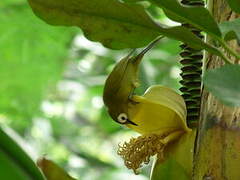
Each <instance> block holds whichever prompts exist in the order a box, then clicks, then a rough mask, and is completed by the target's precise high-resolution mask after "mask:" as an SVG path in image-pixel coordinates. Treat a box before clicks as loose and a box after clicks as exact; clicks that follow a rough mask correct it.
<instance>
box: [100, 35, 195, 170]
mask: <svg viewBox="0 0 240 180" xmlns="http://www.w3.org/2000/svg"><path fill="white" fill-rule="evenodd" d="M161 38H162V37H159V38H157V39H156V40H154V41H153V42H152V43H150V44H149V45H148V46H147V47H146V48H145V49H143V50H142V51H141V52H140V53H139V54H138V55H136V56H133V55H132V54H133V52H134V51H133V52H131V53H130V54H129V55H127V56H126V57H125V58H123V59H122V60H120V61H119V62H118V63H117V65H116V66H115V68H114V69H113V71H112V72H111V73H110V75H109V76H108V78H107V80H106V83H105V87H104V93H103V100H104V104H105V105H106V106H107V108H108V113H109V115H110V116H111V117H112V119H113V120H114V121H116V122H117V123H120V124H123V125H126V126H127V127H129V128H131V129H133V130H135V131H137V132H139V133H140V134H142V136H140V137H138V138H132V139H131V140H130V142H128V143H127V142H125V143H124V144H123V145H122V146H119V150H118V154H119V155H120V156H122V158H123V159H124V161H125V165H126V166H127V167H128V168H130V169H133V170H134V172H135V173H137V169H138V168H139V167H140V166H141V164H142V163H143V162H144V163H148V162H149V158H150V156H153V155H156V154H157V157H158V159H159V160H160V159H161V160H162V159H163V150H164V148H165V147H166V146H167V145H168V144H169V143H170V142H173V141H175V140H176V139H179V138H180V137H181V136H182V135H183V134H185V133H187V132H191V129H189V128H188V127H187V125H186V112H187V111H186V105H185V102H184V100H183V98H182V97H181V96H180V95H179V94H177V93H176V92H175V91H174V90H172V89H170V88H168V87H164V86H161V85H153V86H151V87H149V88H148V89H147V91H146V92H145V93H144V94H143V96H138V95H135V94H134V90H135V88H137V87H138V86H139V80H138V71H139V65H140V62H141V60H142V59H143V56H144V54H145V53H146V52H148V51H149V50H150V49H151V48H152V47H153V46H154V45H155V44H156V43H157V42H159V40H160V39H161Z"/></svg>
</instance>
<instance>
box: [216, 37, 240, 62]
mask: <svg viewBox="0 0 240 180" xmlns="http://www.w3.org/2000/svg"><path fill="white" fill-rule="evenodd" d="M219 42H220V44H221V45H222V47H223V48H224V49H226V50H227V51H228V52H229V53H230V54H231V55H233V56H234V57H236V58H237V59H238V60H240V54H238V53H237V52H236V51H234V50H233V49H232V48H230V47H229V46H228V45H227V43H226V42H225V41H224V40H222V39H221V40H219Z"/></svg>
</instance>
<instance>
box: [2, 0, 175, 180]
mask: <svg viewBox="0 0 240 180" xmlns="http://www.w3.org/2000/svg"><path fill="white" fill-rule="evenodd" d="M149 8H151V7H149ZM151 12H152V15H153V16H155V18H158V19H161V21H164V22H168V20H167V19H166V18H165V17H164V16H163V14H162V13H161V12H160V11H159V12H158V11H157V10H156V9H151ZM0 22H1V23H0V78H1V85H0V123H1V125H2V126H10V127H11V128H13V129H14V130H15V131H17V132H18V134H19V136H20V138H21V139H23V140H24V141H25V142H26V144H28V145H27V146H26V149H27V151H28V152H29V153H30V154H31V156H32V157H33V158H34V159H36V158H38V157H41V156H47V157H48V158H49V159H51V160H53V161H54V162H56V163H58V164H59V165H61V166H62V167H64V168H65V169H66V170H67V171H69V173H70V174H71V175H72V176H73V177H78V178H79V179H81V180H106V179H109V180H111V179H115V180H118V179H119V180H120V179H125V178H130V179H131V180H146V179H148V177H147V175H148V171H149V168H150V167H147V168H145V169H143V172H142V175H139V176H135V175H133V173H132V172H131V171H129V170H127V169H126V168H125V166H124V165H123V161H122V160H121V159H120V158H119V157H118V156H117V155H116V150H117V146H118V143H119V142H123V141H127V140H129V138H130V137H131V136H133V135H137V134H135V133H133V132H132V131H130V130H128V129H126V128H123V127H120V126H119V125H118V124H116V123H115V122H114V121H112V120H111V119H110V118H109V117H108V115H107V112H106V109H105V107H104V106H103V102H102V91H103V85H104V81H105V79H106V77H107V75H108V74H109V72H110V71H111V70H112V68H113V66H114V64H115V63H116V61H117V60H119V59H120V58H121V57H123V56H125V55H126V54H127V53H128V52H129V51H130V50H124V51H113V50H108V49H106V48H104V47H102V46H101V45H100V44H99V43H94V42H90V41H88V40H86V39H85V38H84V37H83V36H82V33H81V31H80V29H77V28H74V27H71V28H70V27H53V26H50V25H47V24H45V23H44V22H42V21H41V20H39V19H38V18H37V17H35V16H34V15H33V13H32V12H31V9H30V7H29V6H28V4H27V2H26V1H24V0H2V1H1V3H0ZM178 46H179V42H177V41H174V40H170V39H163V40H162V41H161V42H160V44H159V45H158V46H157V47H156V48H154V49H153V50H151V51H150V52H149V53H148V54H147V55H146V57H145V59H144V60H143V63H142V67H141V71H140V79H141V82H142V86H141V87H140V88H138V89H137V91H136V93H139V94H141V93H143V92H144V91H145V90H146V89H147V87H148V86H149V85H151V84H163V85H166V86H168V87H172V88H175V89H176V90H177V89H178V88H179V84H178V81H179V63H178V55H177V54H178V53H179V51H180V49H179V48H178Z"/></svg>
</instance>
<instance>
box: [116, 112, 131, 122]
mask: <svg viewBox="0 0 240 180" xmlns="http://www.w3.org/2000/svg"><path fill="white" fill-rule="evenodd" d="M117 119H118V122H119V123H121V124H123V123H126V122H127V120H128V117H127V115H126V114H125V113H121V114H119V115H118V118H117Z"/></svg>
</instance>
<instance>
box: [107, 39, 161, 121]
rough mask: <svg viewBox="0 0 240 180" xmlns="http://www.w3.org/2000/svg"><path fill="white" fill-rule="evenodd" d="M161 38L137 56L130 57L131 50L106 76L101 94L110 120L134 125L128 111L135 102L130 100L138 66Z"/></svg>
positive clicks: (136, 84) (135, 83) (137, 82)
mask: <svg viewBox="0 0 240 180" xmlns="http://www.w3.org/2000/svg"><path fill="white" fill-rule="evenodd" d="M161 38H162V37H159V38H157V39H156V40H154V41H153V42H152V43H150V44H149V45H148V46H147V47H146V48H145V49H144V50H142V51H141V52H140V53H139V54H138V55H136V56H132V54H133V52H134V51H135V50H133V51H132V52H131V53H130V54H129V55H127V56H126V57H125V58H123V59H121V60H120V61H119V62H118V63H117V65H116V66H115V67H114V69H113V70H112V72H111V73H110V75H109V76H108V78H107V80H106V82H105V87H104V93H103V101H104V104H105V105H106V106H107V108H108V113H109V115H110V116H111V117H112V119H113V120H114V121H116V122H118V123H120V124H132V125H137V124H136V123H134V122H133V121H132V120H131V118H130V117H129V113H128V109H129V107H130V106H131V105H135V104H136V103H137V102H136V101H134V100H133V99H132V96H133V93H134V89H135V88H136V87H138V85H139V81H138V69H139V64H140V62H141V60H142V58H143V56H144V54H145V53H146V52H148V50H150V49H151V48H152V47H153V46H154V45H155V44H156V43H157V42H158V41H159V40H160V39H161Z"/></svg>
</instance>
